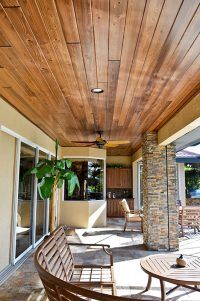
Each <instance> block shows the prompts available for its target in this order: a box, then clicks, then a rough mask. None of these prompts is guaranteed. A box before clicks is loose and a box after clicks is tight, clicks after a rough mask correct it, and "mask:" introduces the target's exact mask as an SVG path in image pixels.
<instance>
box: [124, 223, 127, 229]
mask: <svg viewBox="0 0 200 301" xmlns="http://www.w3.org/2000/svg"><path fill="white" fill-rule="evenodd" d="M126 226H127V221H125V224H124V231H126Z"/></svg>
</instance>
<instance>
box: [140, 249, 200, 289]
mask: <svg viewBox="0 0 200 301" xmlns="http://www.w3.org/2000/svg"><path fill="white" fill-rule="evenodd" d="M177 257H179V255H178V254H156V255H150V256H147V257H144V258H142V259H141V261H140V265H141V267H142V269H143V271H144V272H146V273H147V274H149V275H150V276H152V277H155V278H158V279H160V280H164V281H167V282H171V283H174V284H180V285H181V284H182V285H184V284H185V285H200V257H196V256H189V255H184V259H185V260H187V265H186V266H185V267H178V266H177V265H176V258H177Z"/></svg>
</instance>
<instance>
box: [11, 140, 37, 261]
mask: <svg viewBox="0 0 200 301" xmlns="http://www.w3.org/2000/svg"><path fill="white" fill-rule="evenodd" d="M34 165H35V149H34V148H32V147H31V146H29V145H26V144H24V143H21V151H20V171H19V190H18V207H17V225H16V256H15V257H16V258H17V257H18V256H19V255H21V254H22V253H23V252H24V251H26V250H27V249H28V248H29V247H30V246H31V245H32V220H33V195H34V176H33V175H29V176H26V177H25V178H24V174H25V173H26V171H27V170H29V169H30V168H32V167H34Z"/></svg>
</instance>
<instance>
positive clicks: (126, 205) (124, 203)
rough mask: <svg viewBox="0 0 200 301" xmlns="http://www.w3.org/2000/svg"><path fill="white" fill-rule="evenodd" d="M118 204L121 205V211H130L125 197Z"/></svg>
mask: <svg viewBox="0 0 200 301" xmlns="http://www.w3.org/2000/svg"><path fill="white" fill-rule="evenodd" d="M120 205H121V206H122V210H123V212H124V213H125V214H126V213H130V208H129V205H128V203H127V201H126V199H123V200H122V201H121V202H120Z"/></svg>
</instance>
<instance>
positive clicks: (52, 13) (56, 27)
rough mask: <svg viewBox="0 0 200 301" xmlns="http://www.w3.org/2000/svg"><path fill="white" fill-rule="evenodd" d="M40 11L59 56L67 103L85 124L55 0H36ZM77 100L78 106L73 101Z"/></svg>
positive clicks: (62, 84)
mask: <svg viewBox="0 0 200 301" xmlns="http://www.w3.org/2000/svg"><path fill="white" fill-rule="evenodd" d="M36 1H37V5H38V8H39V12H40V14H41V16H42V18H43V21H44V24H45V27H46V30H47V32H48V35H49V38H50V40H51V42H52V46H53V48H54V51H55V53H56V56H57V61H58V64H59V67H60V68H59V72H60V75H61V77H62V82H61V81H60V86H61V90H62V92H63V94H64V95H65V98H66V100H67V103H68V105H69V107H70V109H71V111H72V113H73V115H74V118H75V119H79V121H80V122H81V125H82V126H84V125H85V120H86V118H85V112H84V110H83V101H82V98H81V96H80V92H79V89H78V84H77V81H76V77H75V75H74V70H73V67H72V62H71V58H70V55H69V52H68V49H67V46H66V43H65V39H64V35H63V31H62V28H61V24H60V20H59V17H58V13H57V10H56V6H55V3H54V1H53V0H48V1H43V0H36ZM74 102H76V108H75V107H74V105H73V103H74Z"/></svg>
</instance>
